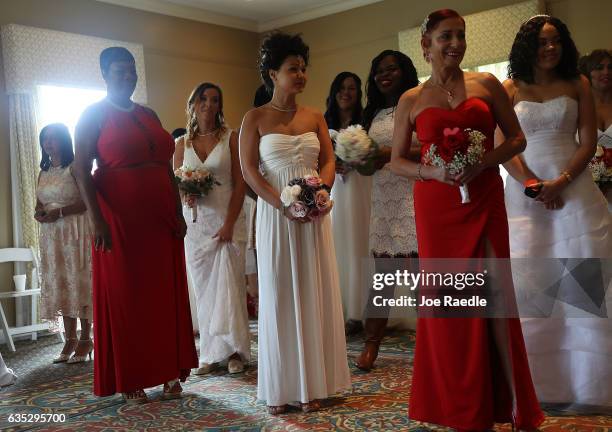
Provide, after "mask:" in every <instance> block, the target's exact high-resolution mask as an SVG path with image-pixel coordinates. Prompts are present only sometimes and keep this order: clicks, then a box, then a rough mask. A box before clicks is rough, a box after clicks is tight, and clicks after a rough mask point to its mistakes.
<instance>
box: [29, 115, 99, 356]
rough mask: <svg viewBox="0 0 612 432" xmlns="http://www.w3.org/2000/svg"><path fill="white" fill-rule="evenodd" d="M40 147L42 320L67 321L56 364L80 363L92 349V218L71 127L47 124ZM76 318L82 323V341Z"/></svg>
mask: <svg viewBox="0 0 612 432" xmlns="http://www.w3.org/2000/svg"><path fill="white" fill-rule="evenodd" d="M40 147H41V153H42V160H41V162H40V169H41V171H40V175H39V177H38V187H37V189H36V197H37V201H36V214H35V215H34V218H35V219H36V220H37V221H38V222H40V224H41V225H40V261H41V262H40V274H41V283H42V287H41V289H42V291H41V318H42V319H47V320H55V319H57V317H58V316H60V315H61V316H62V317H63V320H64V329H65V332H66V343H65V344H64V348H63V349H62V352H61V353H60V355H59V357H57V358H56V359H54V360H53V362H54V363H61V362H68V363H79V362H82V361H85V358H86V356H87V354H90V353H91V351H92V350H93V342H92V340H91V339H90V335H89V333H90V328H91V318H92V300H91V295H92V293H91V288H92V285H91V243H90V238H89V235H90V233H89V220H88V217H87V213H86V208H85V204H84V203H83V201H82V199H81V195H80V193H79V188H78V186H77V184H76V180H75V179H74V177H73V175H72V161H73V160H74V153H73V150H72V139H71V137H70V132H69V131H68V128H67V127H66V126H65V125H63V124H61V123H53V124H50V125H47V126H45V127H44V128H43V130H42V131H41V132H40ZM77 319H80V320H81V336H80V339H77ZM73 352H74V356H72V357H70V355H71V354H72V353H73Z"/></svg>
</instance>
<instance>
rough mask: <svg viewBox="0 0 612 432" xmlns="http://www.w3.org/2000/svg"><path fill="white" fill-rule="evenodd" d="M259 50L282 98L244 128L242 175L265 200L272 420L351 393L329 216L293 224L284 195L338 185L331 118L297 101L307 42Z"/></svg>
mask: <svg viewBox="0 0 612 432" xmlns="http://www.w3.org/2000/svg"><path fill="white" fill-rule="evenodd" d="M261 53H262V57H261V62H260V71H261V75H262V78H263V80H264V81H265V82H266V85H267V86H268V88H272V87H273V88H274V94H273V96H272V100H271V101H270V103H268V104H265V105H263V106H261V107H259V108H255V109H253V110H251V111H249V112H248V113H247V114H246V116H245V117H244V120H243V123H242V127H241V128H240V160H241V163H242V170H243V173H244V177H245V180H246V181H247V183H248V184H249V186H251V188H253V190H254V191H255V193H257V195H258V197H259V198H258V200H257V222H256V236H257V270H258V274H259V333H258V337H259V344H258V371H257V373H258V375H257V397H258V399H260V400H263V401H265V402H266V404H267V405H268V410H269V412H270V413H271V414H280V413H283V412H285V411H286V410H287V405H288V404H290V403H292V402H298V403H300V404H301V407H302V410H303V411H305V412H308V411H312V410H315V409H317V408H318V407H319V402H318V401H317V400H318V399H324V398H327V397H328V396H330V395H332V394H334V393H336V392H339V391H342V390H346V389H350V387H351V378H350V373H349V369H348V361H347V357H346V341H345V336H344V319H343V316H342V303H341V298H340V286H339V284H338V271H337V268H336V254H335V250H334V241H333V236H332V230H331V220H330V217H329V215H325V216H323V217H321V218H319V219H317V220H316V221H313V222H307V221H305V220H301V219H299V220H298V219H293V218H292V217H291V215H290V214H289V213H287V212H286V209H285V208H284V207H283V205H282V202H281V200H280V192H281V191H282V189H283V188H284V187H285V186H286V185H287V184H288V182H289V181H290V180H292V179H294V178H296V177H303V176H305V175H307V174H309V175H317V176H319V177H321V179H322V181H323V183H325V184H327V185H329V186H331V185H333V183H334V176H335V166H334V165H335V164H334V153H333V149H332V144H331V140H330V138H329V132H328V129H327V125H326V124H325V120H324V118H323V115H322V114H321V113H320V112H318V111H315V110H313V109H310V108H306V107H302V106H298V105H296V101H295V97H296V95H297V94H298V93H301V92H302V90H303V88H304V85H305V83H306V75H305V71H306V65H307V62H308V47H307V46H306V45H305V44H304V42H303V41H302V39H301V38H300V37H299V36H290V35H287V34H284V33H274V34H272V35H271V36H269V37H268V38H266V39H265V40H264V41H263V43H262V47H261ZM289 53H295V54H289ZM260 165H261V171H260ZM262 171H263V173H262Z"/></svg>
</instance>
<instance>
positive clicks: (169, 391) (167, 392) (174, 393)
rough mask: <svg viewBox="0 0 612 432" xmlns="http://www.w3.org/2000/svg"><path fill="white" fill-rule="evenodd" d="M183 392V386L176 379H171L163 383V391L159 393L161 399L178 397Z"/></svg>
mask: <svg viewBox="0 0 612 432" xmlns="http://www.w3.org/2000/svg"><path fill="white" fill-rule="evenodd" d="M182 394H183V387H181V383H180V382H179V380H178V379H173V380H172V381H168V382H167V383H165V384H164V391H163V393H162V395H161V398H162V399H163V400H172V399H180V398H181V396H182Z"/></svg>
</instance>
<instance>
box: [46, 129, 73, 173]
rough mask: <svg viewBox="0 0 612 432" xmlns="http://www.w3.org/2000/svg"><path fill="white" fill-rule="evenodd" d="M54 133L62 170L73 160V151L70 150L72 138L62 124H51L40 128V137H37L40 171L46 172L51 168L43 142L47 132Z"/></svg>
mask: <svg viewBox="0 0 612 432" xmlns="http://www.w3.org/2000/svg"><path fill="white" fill-rule="evenodd" d="M51 131H53V132H55V137H56V138H57V139H58V141H59V145H60V156H61V158H62V168H66V167H67V166H68V165H70V164H71V163H72V161H73V160H74V151H73V149H72V137H71V136H70V131H69V130H68V127H67V126H66V125H65V124H64V123H51V124H48V125H47V126H45V127H44V128H42V130H41V131H40V135H39V136H38V143H39V145H40V154H41V156H42V157H41V159H40V169H41V170H43V171H48V170H49V167H51V158H50V157H49V155H48V154H47V152H46V151H45V149H44V148H43V141H44V140H45V138H46V137H47V134H48V133H49V132H51Z"/></svg>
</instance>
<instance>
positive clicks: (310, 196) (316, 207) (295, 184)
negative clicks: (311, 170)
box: [280, 175, 333, 221]
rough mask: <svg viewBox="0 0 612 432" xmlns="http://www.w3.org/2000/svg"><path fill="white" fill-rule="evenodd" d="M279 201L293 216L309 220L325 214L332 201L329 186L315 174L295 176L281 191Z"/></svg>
mask: <svg viewBox="0 0 612 432" xmlns="http://www.w3.org/2000/svg"><path fill="white" fill-rule="evenodd" d="M280 198H281V202H282V203H283V206H284V207H286V208H288V211H289V214H291V216H293V217H295V218H306V217H307V218H309V219H310V220H311V221H312V220H315V219H317V218H318V217H320V216H321V215H322V214H326V213H327V210H329V209H330V208H331V207H332V205H333V202H332V200H331V199H330V197H329V187H328V186H326V185H325V184H323V182H322V181H321V179H320V178H319V177H316V176H311V175H306V176H304V177H300V178H295V179H293V180H291V181H290V182H289V184H288V185H287V186H285V187H284V188H283V190H282V192H281V196H280Z"/></svg>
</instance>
